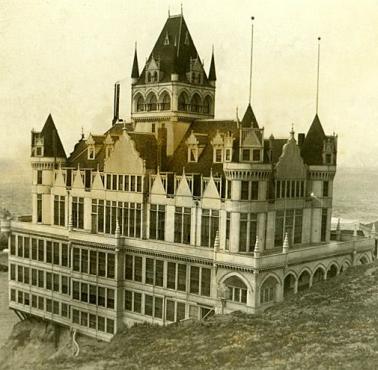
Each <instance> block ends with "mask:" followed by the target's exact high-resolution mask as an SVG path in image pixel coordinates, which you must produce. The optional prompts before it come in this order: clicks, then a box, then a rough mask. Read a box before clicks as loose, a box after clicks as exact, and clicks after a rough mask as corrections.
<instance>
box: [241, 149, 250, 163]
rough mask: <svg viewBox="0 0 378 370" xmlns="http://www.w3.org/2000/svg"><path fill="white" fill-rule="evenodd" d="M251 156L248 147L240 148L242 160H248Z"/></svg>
mask: <svg viewBox="0 0 378 370" xmlns="http://www.w3.org/2000/svg"><path fill="white" fill-rule="evenodd" d="M250 158H251V151H250V149H243V150H242V160H243V161H249V160H250Z"/></svg>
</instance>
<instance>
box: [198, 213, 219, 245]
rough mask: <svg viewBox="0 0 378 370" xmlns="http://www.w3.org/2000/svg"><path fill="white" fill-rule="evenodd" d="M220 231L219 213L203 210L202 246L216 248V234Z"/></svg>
mask: <svg viewBox="0 0 378 370" xmlns="http://www.w3.org/2000/svg"><path fill="white" fill-rule="evenodd" d="M218 230H219V211H218V210H215V209H202V225H201V246H203V247H210V248H212V247H213V246H214V241H215V234H216V232H217V231H218Z"/></svg>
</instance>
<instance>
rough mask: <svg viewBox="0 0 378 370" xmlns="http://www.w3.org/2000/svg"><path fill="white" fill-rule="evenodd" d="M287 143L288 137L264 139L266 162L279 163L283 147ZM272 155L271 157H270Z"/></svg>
mask: <svg viewBox="0 0 378 370" xmlns="http://www.w3.org/2000/svg"><path fill="white" fill-rule="evenodd" d="M286 143H287V139H274V138H271V139H265V140H264V162H265V163H269V162H272V163H277V162H278V159H279V158H280V156H281V154H282V148H283V146H284V145H285V144H286ZM270 156H271V158H270Z"/></svg>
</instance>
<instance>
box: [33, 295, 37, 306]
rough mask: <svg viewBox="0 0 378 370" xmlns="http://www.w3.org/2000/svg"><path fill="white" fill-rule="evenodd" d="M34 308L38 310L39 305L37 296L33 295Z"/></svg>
mask: <svg viewBox="0 0 378 370" xmlns="http://www.w3.org/2000/svg"><path fill="white" fill-rule="evenodd" d="M32 307H33V308H37V307H38V304H37V296H36V295H34V294H33V295H32Z"/></svg>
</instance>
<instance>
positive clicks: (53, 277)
mask: <svg viewBox="0 0 378 370" xmlns="http://www.w3.org/2000/svg"><path fill="white" fill-rule="evenodd" d="M10 279H11V280H13V281H18V282H20V283H23V284H31V285H32V286H35V287H38V288H44V289H47V290H51V291H54V292H57V293H62V294H67V295H69V294H70V278H69V277H68V276H66V275H59V274H56V273H52V272H49V271H43V270H37V269H34V268H29V267H25V266H20V265H18V266H17V265H14V264H11V265H10Z"/></svg>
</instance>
